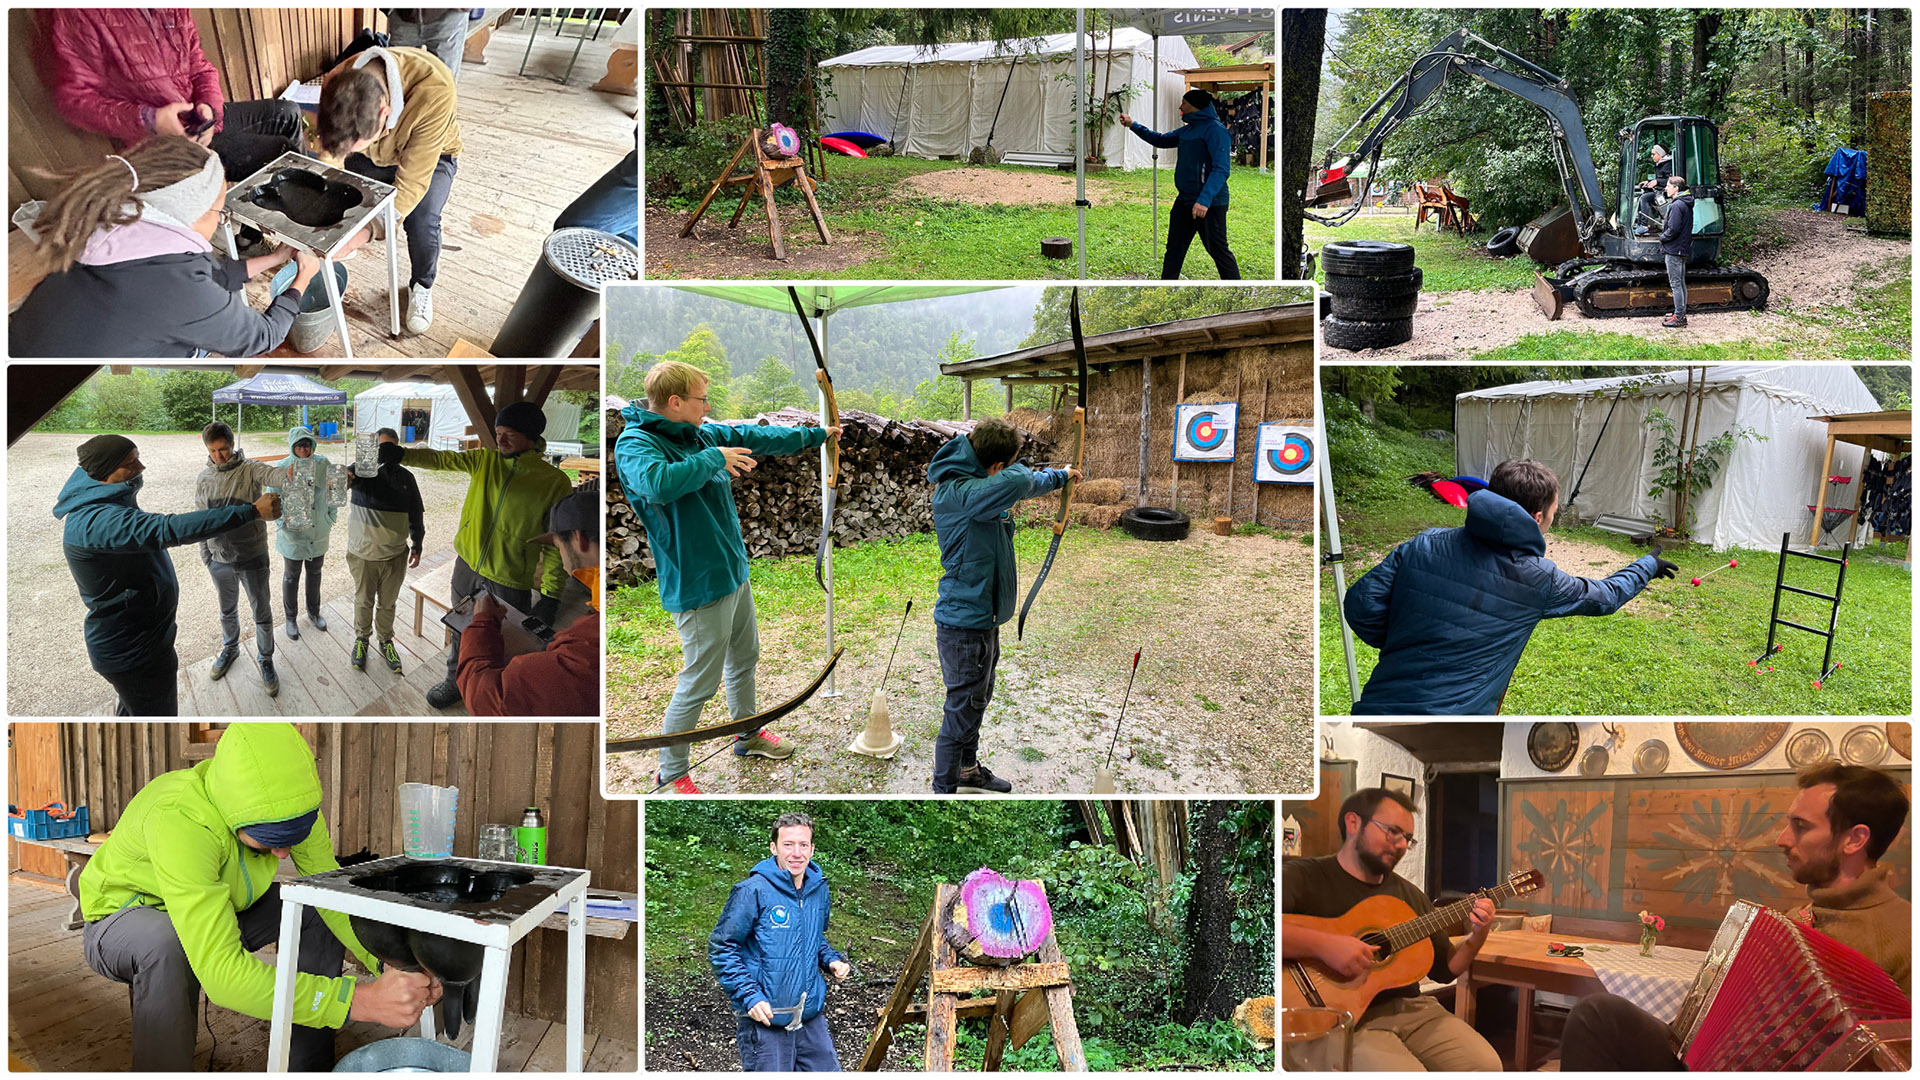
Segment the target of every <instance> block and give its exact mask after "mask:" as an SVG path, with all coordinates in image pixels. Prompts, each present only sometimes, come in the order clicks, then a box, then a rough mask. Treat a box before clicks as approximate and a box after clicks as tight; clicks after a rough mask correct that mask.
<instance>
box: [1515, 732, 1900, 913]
mask: <svg viewBox="0 0 1920 1080" xmlns="http://www.w3.org/2000/svg"><path fill="white" fill-rule="evenodd" d="M1887 771H1888V772H1889V773H1891V774H1892V775H1893V776H1894V778H1895V779H1897V780H1899V781H1900V783H1901V784H1902V785H1904V786H1906V787H1907V788H1908V789H1909V791H1910V790H1911V785H1912V773H1911V770H1908V769H1889V770H1887ZM1502 789H1503V790H1502V792H1501V803H1502V806H1503V810H1502V813H1501V815H1500V819H1501V820H1500V834H1501V862H1502V866H1501V872H1502V873H1509V872H1512V871H1513V870H1516V869H1525V868H1528V867H1533V868H1537V869H1539V870H1541V871H1543V872H1544V873H1545V874H1546V878H1547V885H1546V887H1545V888H1544V889H1542V890H1541V891H1540V892H1538V893H1534V894H1531V895H1530V896H1527V897H1522V898H1519V899H1517V900H1515V901H1513V902H1512V904H1511V906H1513V907H1516V908H1525V909H1527V910H1529V911H1535V912H1552V913H1554V914H1556V915H1569V916H1575V917H1579V918H1591V919H1606V920H1612V921H1628V922H1631V921H1633V920H1634V918H1635V915H1636V913H1638V912H1639V911H1641V910H1647V911H1652V912H1655V913H1657V914H1659V915H1661V916H1664V917H1665V918H1666V919H1667V920H1668V921H1669V922H1673V923H1676V924H1677V925H1680V926H1692V927H1699V928H1702V929H1712V928H1714V927H1717V926H1719V925H1720V920H1721V918H1722V917H1723V916H1724V915H1725V914H1726V911H1727V908H1728V906H1730V905H1731V904H1732V902H1733V901H1735V900H1752V901H1756V902H1758V903H1763V904H1766V905H1767V906H1769V907H1775V908H1782V909H1792V908H1797V907H1800V906H1801V905H1803V904H1804V903H1805V902H1806V887H1805V886H1803V885H1800V884H1798V883H1796V882H1795V881H1794V880H1793V877H1792V876H1791V875H1790V874H1788V872H1787V868H1786V861H1785V860H1784V859H1783V858H1782V857H1781V854H1780V849H1779V848H1777V847H1775V846H1774V838H1775V837H1777V836H1779V835H1780V830H1781V827H1782V825H1783V824H1784V822H1785V816H1786V811H1787V807H1788V806H1789V805H1791V804H1792V802H1793V799H1794V796H1795V795H1796V794H1797V789H1796V788H1795V786H1794V783H1793V774H1792V773H1788V772H1747V771H1739V770H1735V771H1729V772H1721V773H1703V774H1696V775H1688V776H1670V777H1641V776H1623V777H1619V778H1616V779H1597V780H1553V779H1549V780H1525V781H1507V782H1505V783H1504V784H1503V785H1502ZM1912 864H1913V845H1912V837H1911V829H1907V830H1903V831H1902V832H1901V834H1900V837H1899V838H1898V839H1897V840H1895V841H1894V844H1893V846H1892V847H1891V848H1889V849H1888V850H1887V853H1886V855H1885V856H1884V857H1883V858H1882V859H1881V865H1883V866H1886V867H1888V868H1890V869H1891V871H1892V876H1893V881H1894V887H1895V889H1896V890H1897V891H1898V892H1899V893H1900V895H1902V896H1906V897H1909V898H1911V895H1912V889H1913V885H1912V879H1911V873H1910V870H1911V867H1912Z"/></svg>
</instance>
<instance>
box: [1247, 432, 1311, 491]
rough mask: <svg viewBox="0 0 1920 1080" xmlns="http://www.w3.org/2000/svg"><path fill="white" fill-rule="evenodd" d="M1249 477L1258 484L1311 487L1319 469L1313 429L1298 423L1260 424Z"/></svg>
mask: <svg viewBox="0 0 1920 1080" xmlns="http://www.w3.org/2000/svg"><path fill="white" fill-rule="evenodd" d="M1254 445H1255V446H1256V448H1257V450H1258V453H1257V454H1256V456H1255V457H1254V463H1253V478H1254V480H1255V481H1256V482H1258V483H1262V484H1311V483H1313V477H1314V473H1315V472H1317V471H1318V470H1319V468H1320V451H1319V448H1318V447H1317V446H1315V445H1314V441H1313V428H1311V427H1309V426H1306V425H1301V424H1261V425H1260V427H1259V435H1258V437H1257V438H1256V439H1255V440H1254Z"/></svg>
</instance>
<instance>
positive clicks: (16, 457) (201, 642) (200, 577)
mask: <svg viewBox="0 0 1920 1080" xmlns="http://www.w3.org/2000/svg"><path fill="white" fill-rule="evenodd" d="M87 438H88V437H87V436H85V435H52V434H39V433H34V434H29V435H26V436H24V437H22V438H21V440H20V441H19V442H17V443H15V444H14V445H13V447H12V448H11V449H10V450H8V451H7V541H8V561H7V671H8V676H7V708H8V712H9V713H11V714H13V715H16V716H82V715H88V714H91V713H92V712H93V711H95V710H96V709H98V708H99V707H100V706H101V704H102V703H103V702H106V701H108V700H110V698H111V695H112V692H113V691H112V688H111V687H109V686H108V685H107V683H106V681H105V680H103V679H101V678H100V677H99V676H98V675H96V674H94V671H93V668H92V666H91V665H89V664H88V662H87V647H86V642H85V640H84V639H83V638H82V637H81V626H82V621H83V620H84V619H85V617H86V608H85V607H84V606H83V605H82V604H81V603H80V596H79V593H78V591H77V589H76V588H75V586H74V583H73V576H72V574H71V573H70V572H69V571H68V569H67V561H66V557H65V556H64V555H63V554H62V553H61V547H60V537H61V530H60V527H59V523H58V522H56V521H55V520H54V517H53V513H52V508H53V500H54V498H55V496H56V495H57V494H58V493H59V491H60V488H61V487H62V486H63V485H65V484H66V482H67V478H68V477H69V476H71V475H72V474H73V468H74V448H75V447H76V446H78V445H79V444H80V443H82V442H84V441H86V439H87ZM134 442H135V444H136V445H138V446H139V448H140V460H141V461H143V462H145V463H146V466H147V472H146V484H145V486H143V487H142V488H141V490H140V506H141V508H142V509H145V510H152V511H155V512H158V513H166V514H178V513H184V512H186V511H189V510H192V509H193V484H194V479H195V477H197V476H198V475H199V473H200V470H201V469H202V468H204V467H205V465H206V449H205V448H204V447H203V446H202V445H201V443H200V436H199V435H198V434H197V433H194V434H180V435H137V436H134ZM240 445H241V447H242V448H243V449H245V450H246V452H247V455H248V456H249V457H255V456H263V455H272V454H276V453H279V454H284V453H286V450H287V444H286V437H285V433H284V432H281V433H278V434H255V433H253V432H247V433H245V434H244V435H242V436H241V438H240ZM320 453H321V455H322V456H325V457H327V458H329V459H330V460H333V461H344V460H346V459H347V458H348V457H350V455H349V454H348V452H347V451H346V449H345V448H343V447H341V446H339V445H338V444H334V445H329V446H323V447H322V448H321V450H320ZM413 472H414V476H415V477H416V478H417V479H418V480H419V482H420V495H421V498H422V499H423V500H424V502H425V503H426V510H427V539H426V550H427V551H428V552H429V553H431V552H434V551H438V550H440V549H442V548H447V547H451V546H452V545H453V534H454V531H455V529H456V527H457V526H458V524H459V518H460V504H461V502H462V501H463V500H464V499H465V498H466V492H467V478H466V477H465V476H464V475H462V474H460V473H443V472H429V471H427V470H425V469H415V470H414V471H413ZM269 527H270V528H271V527H272V526H269ZM346 544H347V518H346V514H345V513H342V514H341V515H340V519H339V520H338V521H337V522H335V523H334V527H333V546H332V550H331V551H330V552H329V554H328V556H327V567H326V573H325V575H324V576H323V577H322V579H321V580H322V582H323V583H324V585H325V588H324V590H323V591H324V593H325V594H326V598H327V599H332V598H334V597H336V596H342V595H347V594H351V593H352V591H353V578H352V576H351V575H349V574H348V573H347V567H346ZM173 563H174V567H175V568H176V570H177V572H178V574H179V578H180V614H179V624H180V636H179V640H178V642H177V644H176V646H175V648H176V649H177V650H178V652H179V654H180V661H181V663H183V664H186V663H195V662H198V661H201V660H204V659H207V658H209V657H211V656H213V654H214V653H215V652H217V651H219V649H220V606H219V601H218V600H217V599H216V598H215V596H214V591H213V580H212V578H210V577H208V576H207V572H206V570H205V569H204V567H203V566H202V565H201V563H200V555H199V551H198V549H197V548H196V547H194V546H191V545H189V546H187V547H184V548H179V549H176V550H175V551H174V552H173ZM280 563H281V560H280V558H279V556H278V555H277V554H276V555H275V556H274V570H273V575H272V578H271V581H272V587H273V609H274V615H275V617H276V619H277V618H279V617H280V615H281V606H280V569H279V568H280ZM302 587H303V588H304V583H303V586H302ZM240 611H241V622H242V626H241V633H242V635H243V636H248V635H250V634H251V631H250V629H249V628H248V627H247V625H246V622H247V615H246V612H247V602H246V599H245V596H244V593H243V595H242V598H241V600H240Z"/></svg>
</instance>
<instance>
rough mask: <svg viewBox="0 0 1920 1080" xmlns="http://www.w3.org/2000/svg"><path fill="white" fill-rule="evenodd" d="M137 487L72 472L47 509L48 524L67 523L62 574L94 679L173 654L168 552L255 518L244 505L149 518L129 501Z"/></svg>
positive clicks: (135, 482) (176, 596)
mask: <svg viewBox="0 0 1920 1080" xmlns="http://www.w3.org/2000/svg"><path fill="white" fill-rule="evenodd" d="M143 479H144V478H143V477H139V476H136V477H134V478H133V479H131V480H128V481H125V482H123V483H118V484H108V483H103V482H101V481H99V480H95V479H94V478H93V477H91V476H88V475H87V473H86V470H84V469H77V468H76V469H74V470H73V475H72V476H69V477H67V483H66V486H65V487H63V488H61V489H60V497H59V498H58V499H57V500H56V501H55V502H54V504H53V516H54V517H55V518H56V519H59V520H64V521H65V523H66V536H65V543H64V544H63V545H62V546H63V547H64V549H65V551H66V556H67V568H68V569H69V570H71V571H72V572H73V580H74V583H75V584H77V585H79V586H80V599H81V600H82V601H83V602H84V603H85V604H86V605H87V622H86V637H87V659H89V660H91V661H92V662H93V670H95V671H99V672H105V673H110V672H116V671H129V670H131V669H133V668H137V667H140V666H141V665H142V664H146V663H148V662H150V661H152V660H155V659H157V658H158V657H159V656H160V655H161V654H163V653H164V652H166V651H167V650H168V649H171V648H173V638H174V613H175V611H177V610H178V609H179V607H180V582H179V579H178V578H176V577H175V576H174V573H173V556H171V555H169V554H167V549H168V548H170V547H180V546H181V545H183V544H195V543H199V542H200V541H202V540H205V539H206V538H208V537H210V536H214V535H217V534H219V533H223V532H226V531H227V530H228V529H233V528H237V527H239V526H241V525H244V524H246V523H247V522H249V521H252V520H254V519H255V518H257V517H258V516H259V511H257V510H255V509H254V508H253V505H252V504H251V503H238V504H235V505H233V506H218V507H214V508H213V509H211V510H197V511H195V512H193V513H191V514H153V513H148V512H147V511H145V510H142V509H140V507H139V505H138V503H137V502H136V501H135V496H136V495H137V493H138V492H139V490H140V484H141V481H142V480H143Z"/></svg>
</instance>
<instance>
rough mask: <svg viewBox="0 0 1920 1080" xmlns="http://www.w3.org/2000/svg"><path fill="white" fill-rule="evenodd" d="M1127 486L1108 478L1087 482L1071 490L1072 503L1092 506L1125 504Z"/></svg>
mask: <svg viewBox="0 0 1920 1080" xmlns="http://www.w3.org/2000/svg"><path fill="white" fill-rule="evenodd" d="M1126 498H1127V486H1126V485H1125V484H1122V483H1121V482H1120V481H1118V480H1114V479H1112V478H1110V477H1108V478H1102V479H1099V480H1088V481H1087V482H1086V483H1084V484H1078V485H1076V486H1075V487H1074V489H1073V501H1074V502H1076V503H1078V502H1086V503H1090V504H1092V505H1094V506H1117V505H1119V504H1120V503H1122V502H1125V501H1126Z"/></svg>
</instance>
